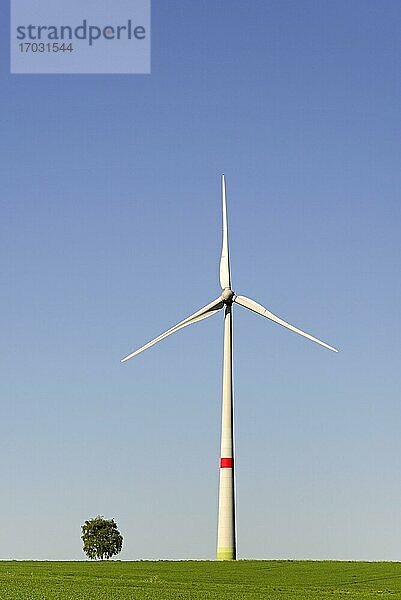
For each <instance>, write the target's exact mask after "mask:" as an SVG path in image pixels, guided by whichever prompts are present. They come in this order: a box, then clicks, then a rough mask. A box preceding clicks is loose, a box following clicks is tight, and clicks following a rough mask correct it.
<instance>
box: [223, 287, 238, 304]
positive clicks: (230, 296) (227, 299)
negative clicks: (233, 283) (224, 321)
mask: <svg viewBox="0 0 401 600" xmlns="http://www.w3.org/2000/svg"><path fill="white" fill-rule="evenodd" d="M234 298H235V294H234V292H233V291H232V289H231V288H229V287H226V288H224V290H223V293H222V294H221V299H222V300H223V302H224V304H232V303H233V302H234Z"/></svg>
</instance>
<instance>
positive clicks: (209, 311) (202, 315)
mask: <svg viewBox="0 0 401 600" xmlns="http://www.w3.org/2000/svg"><path fill="white" fill-rule="evenodd" d="M223 306H224V302H223V301H222V299H221V298H216V300H213V302H211V303H210V304H208V305H207V306H204V307H203V308H201V309H200V310H198V311H197V312H196V313H194V314H193V315H191V316H190V317H187V318H186V319H184V320H183V321H180V323H177V325H174V327H171V328H170V329H168V330H167V331H165V332H164V333H162V334H160V335H159V336H157V338H155V339H154V340H152V341H150V342H148V343H147V344H145V345H144V346H142V347H141V348H138V350H135V352H132V354H128V356H125V357H124V358H123V359H121V362H125V361H126V360H129V359H130V358H132V357H133V356H136V355H137V354H139V353H140V352H143V351H144V350H146V349H147V348H150V347H151V346H153V344H156V343H157V342H160V340H162V339H164V338H165V337H167V336H168V335H171V334H172V333H175V332H176V331H178V330H179V329H182V328H183V327H186V326H187V325H192V323H196V322H197V321H201V320H202V319H206V318H207V317H211V316H212V315H214V314H215V313H216V312H217V311H219V310H220V309H221V308H223Z"/></svg>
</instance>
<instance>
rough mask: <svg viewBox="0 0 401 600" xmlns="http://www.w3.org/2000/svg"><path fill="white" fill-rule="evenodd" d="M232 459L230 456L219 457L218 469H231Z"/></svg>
mask: <svg viewBox="0 0 401 600" xmlns="http://www.w3.org/2000/svg"><path fill="white" fill-rule="evenodd" d="M233 466H234V461H233V459H232V458H220V469H232V468H233Z"/></svg>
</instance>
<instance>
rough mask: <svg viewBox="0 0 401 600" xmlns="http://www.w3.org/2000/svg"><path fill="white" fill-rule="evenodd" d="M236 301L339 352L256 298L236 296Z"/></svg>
mask: <svg viewBox="0 0 401 600" xmlns="http://www.w3.org/2000/svg"><path fill="white" fill-rule="evenodd" d="M234 302H236V303H237V304H241V306H244V307H245V308H249V310H253V311H254V312H256V313H258V314H259V315H262V317H266V318H267V319H270V320H271V321H274V323H278V324H279V325H282V326H283V327H286V328H287V329H290V330H291V331H295V333H299V335H303V336H304V337H306V338H308V340H312V342H316V343H317V344H320V345H321V346H324V347H325V348H328V349H329V350H333V352H338V350H337V349H336V348H333V347H332V346H329V345H328V344H326V343H325V342H322V341H321V340H318V339H317V338H315V337H313V335H310V334H309V333H305V331H302V330H301V329H298V327H294V325H290V324H289V323H286V322H285V321H283V319H280V318H279V317H276V315H273V313H271V312H270V311H269V310H267V308H265V307H264V306H262V305H261V304H258V303H257V302H255V301H254V300H251V299H250V298H246V297H245V296H234Z"/></svg>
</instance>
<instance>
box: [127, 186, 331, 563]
mask: <svg viewBox="0 0 401 600" xmlns="http://www.w3.org/2000/svg"><path fill="white" fill-rule="evenodd" d="M221 192H222V202H223V246H222V250H221V259H220V285H221V289H222V293H221V295H220V296H219V297H218V298H216V300H213V302H210V304H207V305H206V306H204V307H203V308H201V309H200V310H198V311H197V312H196V313H194V314H193V315H191V316H190V317H187V318H186V319H184V320H183V321H181V322H180V323H177V325H175V326H174V327H171V329H168V330H167V331H165V332H164V333H162V334H161V335H159V336H158V337H157V338H155V339H154V340H152V341H150V342H148V343H147V344H145V345H144V346H142V347H141V348H139V349H138V350H135V352H132V354H128V356H126V357H125V358H123V359H122V361H121V362H125V361H127V360H129V359H130V358H132V357H133V356H136V355H137V354H139V353H140V352H143V350H146V349H147V348H150V347H151V346H153V345H154V344H156V343H157V342H160V340H162V339H164V338H165V337H167V336H168V335H171V334H172V333H175V332H176V331H178V330H179V329H182V328H183V327H186V326H187V325H192V323H196V322H197V321H201V320H202V319H206V318H207V317H211V316H212V315H214V314H216V313H217V312H218V311H219V310H221V309H222V308H224V354H223V398H222V419H221V453H220V488H219V515H218V527H217V560H235V559H236V538H235V498H234V443H233V442H234V439H233V390H232V316H231V315H232V306H233V303H236V304H240V305H241V306H244V307H245V308H249V310H253V311H254V312H256V313H258V314H259V315H262V317H266V318H267V319H270V321H273V322H274V323H278V324H279V325H282V326H283V327H286V328H287V329H290V330H291V331H295V333H299V334H300V335H302V336H303V337H306V338H308V339H309V340H312V341H313V342H316V343H317V344H320V345H321V346H324V347H325V348H328V349H329V350H333V351H334V352H338V350H336V348H333V347H332V346H329V345H328V344H326V343H325V342H322V341H321V340H318V339H317V338H315V337H313V335H310V334H309V333H305V332H304V331H301V329H298V327H294V325H290V324H289V323H286V321H283V319H280V318H279V317H276V315H274V314H273V313H271V312H270V311H269V310H267V308H264V306H262V305H261V304H258V303H257V302H255V301H254V300H250V299H249V298H246V297H245V296H237V295H236V294H235V293H234V292H233V291H232V289H231V277H230V260H229V251H228V228H227V204H226V182H225V178H224V175H223V176H222V178H221Z"/></svg>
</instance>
